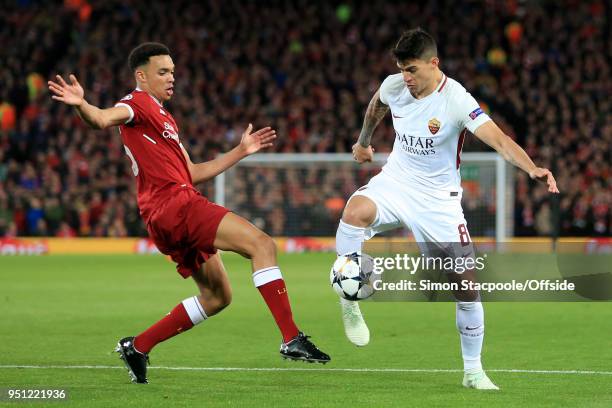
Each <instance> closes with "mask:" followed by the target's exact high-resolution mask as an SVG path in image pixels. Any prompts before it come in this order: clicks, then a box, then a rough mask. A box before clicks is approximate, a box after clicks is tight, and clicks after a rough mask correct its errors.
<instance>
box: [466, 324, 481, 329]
mask: <svg viewBox="0 0 612 408" xmlns="http://www.w3.org/2000/svg"><path fill="white" fill-rule="evenodd" d="M480 327H482V324H481V325H480V326H475V327H470V326H465V330H476V329H478V328H480Z"/></svg>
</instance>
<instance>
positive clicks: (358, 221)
mask: <svg viewBox="0 0 612 408" xmlns="http://www.w3.org/2000/svg"><path fill="white" fill-rule="evenodd" d="M375 217H376V213H375V212H374V213H372V211H370V210H369V209H367V208H364V207H363V206H358V205H353V206H351V205H349V206H347V207H346V208H345V209H344V212H343V213H342V221H344V222H345V223H347V224H349V225H353V226H355V227H362V228H365V227H367V226H368V225H371V224H372V223H373V222H374V218H375Z"/></svg>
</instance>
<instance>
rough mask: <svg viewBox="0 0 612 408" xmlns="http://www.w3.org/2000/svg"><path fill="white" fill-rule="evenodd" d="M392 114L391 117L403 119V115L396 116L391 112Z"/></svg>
mask: <svg viewBox="0 0 612 408" xmlns="http://www.w3.org/2000/svg"><path fill="white" fill-rule="evenodd" d="M392 115H393V117H394V118H397V119H404V117H403V116H397V115H396V114H395V113H393V114H392Z"/></svg>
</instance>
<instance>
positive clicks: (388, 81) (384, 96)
mask: <svg viewBox="0 0 612 408" xmlns="http://www.w3.org/2000/svg"><path fill="white" fill-rule="evenodd" d="M401 77H402V74H395V75H389V76H388V77H387V78H385V80H384V81H383V83H382V84H381V85H380V89H379V94H378V98H379V99H380V101H381V102H382V103H384V104H385V105H387V106H388V105H389V103H390V102H389V101H390V100H391V99H392V94H393V93H394V92H396V91H397V88H398V79H399V80H400V81H403V80H402V79H401ZM401 84H402V83H401V82H399V85H400V86H399V87H400V88H401Z"/></svg>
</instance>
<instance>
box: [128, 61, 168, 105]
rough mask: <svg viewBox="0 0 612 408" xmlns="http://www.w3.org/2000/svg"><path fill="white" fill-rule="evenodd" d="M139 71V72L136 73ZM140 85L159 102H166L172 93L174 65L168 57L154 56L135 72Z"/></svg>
mask: <svg viewBox="0 0 612 408" xmlns="http://www.w3.org/2000/svg"><path fill="white" fill-rule="evenodd" d="M138 71H141V72H138ZM136 76H137V78H138V80H139V82H140V84H141V85H142V86H143V87H145V88H146V89H145V90H146V91H147V92H149V93H151V94H152V95H153V96H155V97H156V98H157V99H158V100H159V101H161V102H163V101H168V100H170V98H172V94H173V93H174V63H173V62H172V58H170V56H169V55H156V56H154V57H150V58H149V63H148V64H146V65H143V66H142V67H141V69H140V70H137V71H136Z"/></svg>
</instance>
